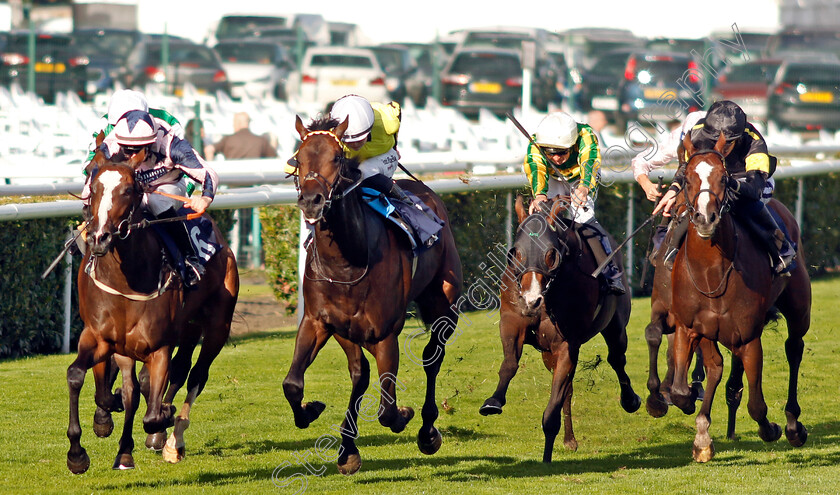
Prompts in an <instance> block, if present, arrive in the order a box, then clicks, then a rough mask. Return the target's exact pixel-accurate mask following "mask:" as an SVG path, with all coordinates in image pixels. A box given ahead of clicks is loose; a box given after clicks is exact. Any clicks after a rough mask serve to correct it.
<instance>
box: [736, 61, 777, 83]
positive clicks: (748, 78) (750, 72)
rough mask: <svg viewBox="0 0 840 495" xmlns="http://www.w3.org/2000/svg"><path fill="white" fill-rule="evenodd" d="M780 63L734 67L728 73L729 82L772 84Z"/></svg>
mask: <svg viewBox="0 0 840 495" xmlns="http://www.w3.org/2000/svg"><path fill="white" fill-rule="evenodd" d="M779 65H780V63H766V64H758V63H756V64H741V65H733V66H732V67H731V68H730V69H729V70H727V71H726V73H725V75H726V81H727V82H739V83H740V82H770V81H772V80H773V77H774V76H775V75H776V70H777V69H778V68H779Z"/></svg>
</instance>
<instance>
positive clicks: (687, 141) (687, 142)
mask: <svg viewBox="0 0 840 495" xmlns="http://www.w3.org/2000/svg"><path fill="white" fill-rule="evenodd" d="M682 145H683V148H685V153H686V154H687V155H688V156H691V155H693V154H694V145H693V144H691V136H689V135H688V133H687V132H686V133H685V137H684V138H683V141H682Z"/></svg>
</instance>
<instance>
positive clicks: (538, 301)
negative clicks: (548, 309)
mask: <svg viewBox="0 0 840 495" xmlns="http://www.w3.org/2000/svg"><path fill="white" fill-rule="evenodd" d="M540 304H542V296H540V297H538V298H536V299H534V302H533V303H532V304H531V307H532V308H539V307H540Z"/></svg>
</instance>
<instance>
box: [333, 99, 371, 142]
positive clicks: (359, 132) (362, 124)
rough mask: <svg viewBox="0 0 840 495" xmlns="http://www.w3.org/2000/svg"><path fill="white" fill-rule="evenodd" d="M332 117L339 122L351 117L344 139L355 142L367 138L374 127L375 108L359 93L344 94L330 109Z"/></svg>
mask: <svg viewBox="0 0 840 495" xmlns="http://www.w3.org/2000/svg"><path fill="white" fill-rule="evenodd" d="M330 118H332V119H335V120H337V121H338V122H339V123H341V122H344V120H345V119H349V122H348V123H347V130H346V131H344V136H343V137H342V140H343V141H344V142H345V143H355V142H358V141H363V140H365V139H367V137H368V135H369V134H370V130H371V129H372V128H373V120H374V117H373V108H372V107H371V106H370V103H369V102H368V101H367V100H366V99H364V98H362V97H361V96H357V95H348V96H343V97H341V98H339V99H338V100H336V102H335V103H334V104H333V107H332V110H330Z"/></svg>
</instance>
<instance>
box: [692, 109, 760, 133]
mask: <svg viewBox="0 0 840 495" xmlns="http://www.w3.org/2000/svg"><path fill="white" fill-rule="evenodd" d="M746 127H747V115H746V114H745V113H744V111H743V110H742V109H741V107H739V106H738V105H737V104H736V103H735V102H732V101H729V100H721V101H716V102H714V103H713V104H712V106H711V107H709V111H708V113H707V114H706V120H705V121H704V123H703V128H702V129H699V132H698V136H696V137H697V138H700V139H708V140H710V141H712V142H715V141H717V139H718V137H719V136H720V133H721V132H722V133H723V135H724V136H725V137H726V141H727V142H730V141H734V140H736V139H738V138H739V137H741V135H742V134H743V133H744V129H745V128H746ZM692 138H693V139H692V140H694V136H692Z"/></svg>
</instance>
